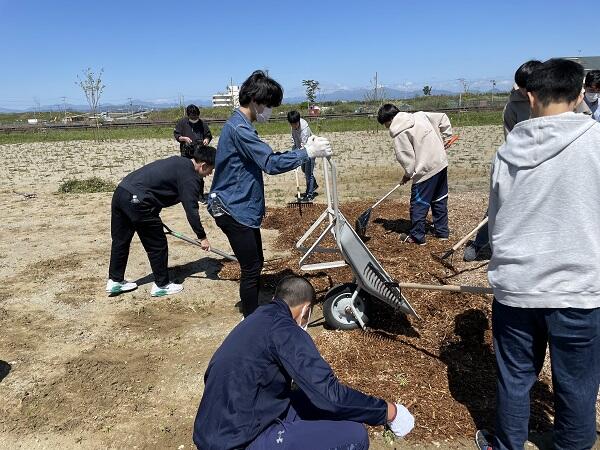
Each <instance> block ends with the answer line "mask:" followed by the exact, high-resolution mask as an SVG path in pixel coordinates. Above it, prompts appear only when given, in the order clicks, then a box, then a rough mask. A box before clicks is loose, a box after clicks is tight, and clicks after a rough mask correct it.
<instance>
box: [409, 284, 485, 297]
mask: <svg viewBox="0 0 600 450" xmlns="http://www.w3.org/2000/svg"><path fill="white" fill-rule="evenodd" d="M398 286H399V287H400V288H403V289H422V290H425V291H449V292H466V293H469V294H493V293H494V291H493V289H492V288H489V287H487V288H486V287H483V286H462V285H456V284H441V285H436V284H420V283H398Z"/></svg>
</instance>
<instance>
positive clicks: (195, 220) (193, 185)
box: [177, 177, 206, 239]
mask: <svg viewBox="0 0 600 450" xmlns="http://www.w3.org/2000/svg"><path fill="white" fill-rule="evenodd" d="M177 189H178V191H179V198H180V199H181V205H182V206H183V209H184V210H185V216H186V217H187V221H188V223H189V224H190V226H191V227H192V230H194V233H196V236H197V237H198V239H204V238H206V232H205V231H204V227H203V226H202V222H201V221H200V209H199V208H198V197H199V196H200V179H199V177H178V178H177Z"/></svg>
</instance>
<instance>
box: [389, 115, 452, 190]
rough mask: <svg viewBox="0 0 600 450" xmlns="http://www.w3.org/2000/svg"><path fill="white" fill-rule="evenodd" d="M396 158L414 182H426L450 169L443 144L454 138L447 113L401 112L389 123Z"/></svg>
mask: <svg viewBox="0 0 600 450" xmlns="http://www.w3.org/2000/svg"><path fill="white" fill-rule="evenodd" d="M390 136H391V137H392V138H393V139H394V148H395V151H396V159H397V160H398V162H399V163H400V165H401V166H402V168H403V169H404V171H405V172H406V176H407V177H410V178H411V179H412V181H413V183H415V184H416V183H420V182H422V181H425V180H427V179H429V178H431V177H432V176H434V175H435V174H437V173H439V172H441V171H442V170H444V168H446V167H448V158H447V156H446V150H445V149H444V143H445V142H446V141H447V140H448V139H450V138H451V137H452V126H451V125H450V119H448V116H447V115H446V114H444V113H429V112H423V111H419V112H416V113H413V114H411V113H406V112H399V113H398V114H396V116H395V117H394V119H393V120H392V123H391V124H390Z"/></svg>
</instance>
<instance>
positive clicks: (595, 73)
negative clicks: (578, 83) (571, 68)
mask: <svg viewBox="0 0 600 450" xmlns="http://www.w3.org/2000/svg"><path fill="white" fill-rule="evenodd" d="M584 85H585V86H586V87H592V86H598V87H600V70H590V71H589V72H588V73H587V75H586V76H585V83H584Z"/></svg>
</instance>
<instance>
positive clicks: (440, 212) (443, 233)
mask: <svg viewBox="0 0 600 450" xmlns="http://www.w3.org/2000/svg"><path fill="white" fill-rule="evenodd" d="M429 208H431V215H432V219H433V227H434V229H435V235H436V236H437V237H443V238H447V237H448V233H449V231H448V170H447V168H444V170H442V171H441V172H439V173H437V174H435V175H434V176H433V177H431V178H429V179H428V180H425V181H422V182H421V183H416V184H413V185H412V187H411V190H410V222H411V228H410V236H411V237H412V238H413V239H414V240H415V241H417V242H424V241H425V220H426V219H427V213H428V212H429Z"/></svg>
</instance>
